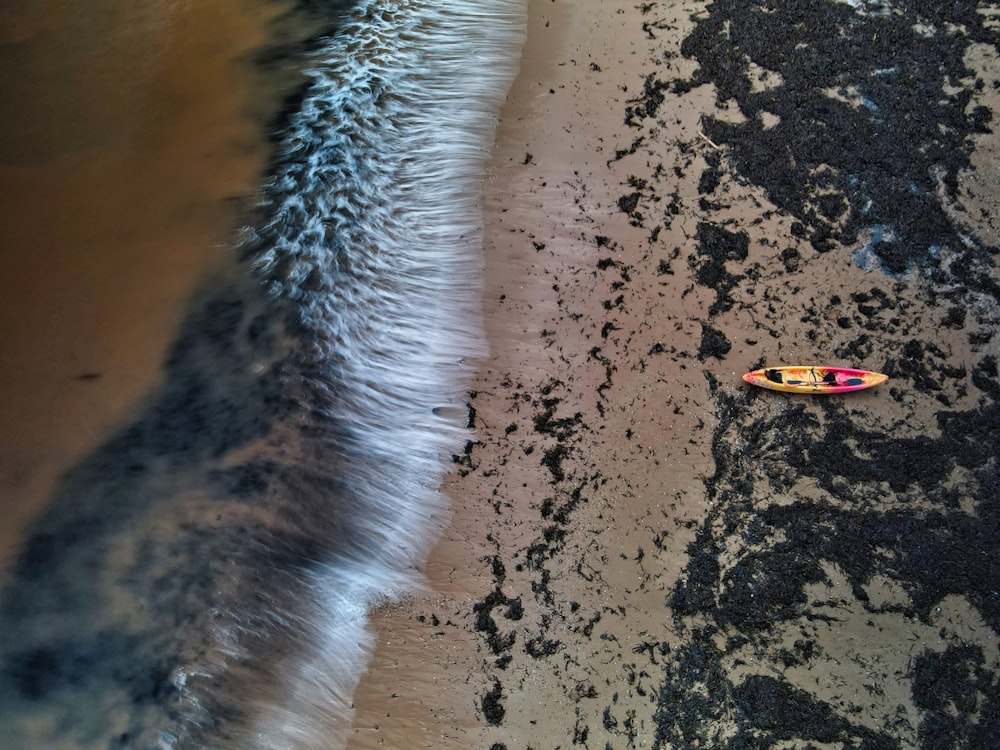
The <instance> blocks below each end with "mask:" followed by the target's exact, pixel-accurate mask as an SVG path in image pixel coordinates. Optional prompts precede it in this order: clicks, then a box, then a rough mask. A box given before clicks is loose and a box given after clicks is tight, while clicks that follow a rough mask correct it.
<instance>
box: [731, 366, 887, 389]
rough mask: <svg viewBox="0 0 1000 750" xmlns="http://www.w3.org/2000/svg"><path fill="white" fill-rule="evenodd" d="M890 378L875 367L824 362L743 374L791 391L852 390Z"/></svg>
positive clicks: (754, 381)
mask: <svg viewBox="0 0 1000 750" xmlns="http://www.w3.org/2000/svg"><path fill="white" fill-rule="evenodd" d="M888 379H889V376H888V375H883V374H882V373H880V372H872V371H871V370H854V369H851V368H849V367H823V366H821V365H790V366H785V367H765V368H764V369H762V370H754V371H753V372H748V373H747V374H746V375H744V376H743V380H745V381H746V382H747V383H750V384H751V385H756V386H760V387H761V388H770V389H771V390H772V391H786V392H788V393H814V394H815V393H849V392H850V391H860V390H864V389H865V388H873V387H875V386H876V385H879V384H881V383H884V382H885V381H887V380H888Z"/></svg>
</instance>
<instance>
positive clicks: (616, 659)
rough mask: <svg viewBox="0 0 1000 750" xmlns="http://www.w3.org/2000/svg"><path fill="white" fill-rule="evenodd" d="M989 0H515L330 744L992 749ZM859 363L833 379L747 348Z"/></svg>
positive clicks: (998, 422) (999, 709) (997, 193)
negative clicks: (400, 477) (424, 415)
mask: <svg viewBox="0 0 1000 750" xmlns="http://www.w3.org/2000/svg"><path fill="white" fill-rule="evenodd" d="M996 14H997V7H996V5H995V4H983V3H980V4H978V5H977V4H975V3H958V4H948V5H947V6H946V5H944V4H937V3H910V2H891V3H890V2H885V3H881V2H856V3H849V2H832V1H831V2H785V3H768V2H764V3H760V2H734V1H728V0H727V1H720V2H714V3H700V2H659V3H646V4H638V5H632V4H619V3H596V2H594V3H588V2H572V3H571V2H560V1H558V0H557V1H556V2H549V1H548V0H533V2H531V4H530V21H529V30H528V38H527V43H526V46H525V48H524V51H523V55H522V59H521V63H522V67H521V71H520V74H519V76H518V78H517V80H516V82H515V84H514V87H513V90H512V92H511V94H510V97H509V99H508V101H507V104H506V106H505V108H504V110H503V112H502V125H501V130H500V133H499V138H498V143H497V147H496V150H495V153H494V158H493V162H492V164H491V165H490V167H489V171H488V174H487V182H486V196H485V203H484V208H485V211H486V248H487V259H486V263H487V268H486V279H487V287H486V292H485V302H484V309H485V315H486V322H487V330H488V338H489V342H490V349H491V353H490V356H489V358H488V359H486V360H485V361H484V362H483V363H482V365H481V366H480V369H479V371H478V374H477V377H476V381H475V384H474V385H473V388H472V391H471V392H470V394H469V400H468V413H469V417H468V418H469V424H470V425H471V426H472V427H473V428H474V429H475V436H474V438H473V439H472V440H470V442H469V443H468V444H467V445H466V447H465V450H464V452H462V453H459V454H457V455H456V456H455V458H454V460H455V467H454V470H453V471H452V473H451V474H450V476H449V477H448V479H447V482H446V490H447V493H448V494H449V496H450V498H451V503H452V512H453V517H452V522H451V525H450V526H449V527H448V528H447V529H446V530H445V532H444V537H443V540H442V541H441V543H440V544H439V545H438V547H437V548H436V550H435V552H434V554H433V555H432V558H431V561H430V563H429V564H428V566H427V569H426V574H427V578H428V591H427V592H426V593H425V594H424V595H422V596H419V597H417V598H415V599H411V600H407V601H405V602H403V603H402V604H400V605H397V606H391V607H387V608H385V609H383V610H381V611H379V612H378V613H377V614H376V615H375V624H376V625H377V627H378V632H379V640H378V646H377V650H376V654H375V658H374V661H373V663H372V666H371V669H370V671H369V672H368V674H367V675H366V676H365V677H364V678H363V679H362V681H361V684H360V687H359V691H358V693H357V694H356V696H355V701H356V715H355V719H354V729H353V735H352V737H351V741H350V747H352V748H375V747H401V746H403V745H406V746H410V747H427V748H431V747H434V748H444V747H447V748H468V747H482V748H492V749H493V750H503V749H504V748H508V749H509V750H515V748H516V749H517V750H524V749H526V748H556V747H562V748H570V747H589V748H632V747H651V748H662V749H664V750H666V749H667V748H674V749H680V748H694V747H705V748H716V749H718V750H723V749H726V750H735V749H736V748H741V749H742V748H775V747H787V748H793V747H794V748H807V747H808V748H817V747H822V748H849V747H854V748H858V747H864V748H912V747H920V748H927V749H928V750H930V748H972V747H977V748H987V747H997V746H1000V701H998V699H997V696H998V695H1000V691H998V688H1000V685H998V681H1000V661H998V643H1000V642H998V636H997V634H998V632H1000V590H998V588H997V586H998V581H1000V569H998V567H997V565H998V563H997V560H998V558H997V555H996V548H997V544H998V542H1000V524H998V521H1000V515H998V509H1000V496H998V491H1000V475H998V474H997V469H998V464H997V451H996V445H997V444H998V429H1000V411H998V403H997V398H998V396H1000V381H998V378H997V356H998V353H1000V340H998V323H1000V307H998V302H1000V296H998V292H1000V287H998V284H997V271H996V265H995V260H996V253H997V249H998V222H1000V184H998V176H1000V161H998V145H1000V142H998V140H997V135H996V133H995V125H994V123H995V118H996V113H997V106H998V97H997V93H998V86H1000V65H998V64H997V61H996V60H997V56H996V50H997V46H996V45H997V41H998V26H997V15H996ZM814 361H815V362H822V363H829V364H838V365H841V366H853V367H865V368H869V369H874V370H878V371H881V372H885V373H886V374H889V375H890V378H891V379H890V381H889V383H888V384H886V385H885V386H881V387H880V388H878V389H875V390H873V391H869V392H865V393H859V394H851V395H847V396H843V397H834V398H825V399H818V398H810V397H808V396H797V395H792V394H781V393H771V392H763V391H760V390H759V389H755V388H752V387H750V386H747V385H745V384H743V383H742V382H741V381H740V376H741V375H742V374H743V373H744V372H746V371H748V370H751V369H755V368H758V367H763V366H766V365H774V364H796V363H800V362H814Z"/></svg>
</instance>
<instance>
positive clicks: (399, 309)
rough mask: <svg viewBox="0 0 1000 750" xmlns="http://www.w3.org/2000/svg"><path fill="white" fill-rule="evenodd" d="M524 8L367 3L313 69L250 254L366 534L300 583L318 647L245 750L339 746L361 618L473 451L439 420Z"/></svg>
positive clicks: (474, 310)
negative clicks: (329, 430)
mask: <svg viewBox="0 0 1000 750" xmlns="http://www.w3.org/2000/svg"><path fill="white" fill-rule="evenodd" d="M525 6H526V3H525V1H524V0H427V1H426V2H397V3H386V2H376V1H374V0H370V1H368V2H363V3H361V4H360V5H359V7H357V8H356V10H354V11H353V16H352V18H351V19H350V20H349V21H348V23H347V24H346V26H345V27H344V28H343V30H342V31H341V32H340V33H338V34H337V35H336V37H335V38H332V39H329V40H328V41H327V42H326V44H325V45H324V46H323V48H322V49H321V50H320V51H319V52H318V53H317V54H316V55H315V57H314V60H313V62H312V64H311V66H310V69H309V71H308V72H309V76H310V78H311V81H312V86H311V89H310V91H309V94H308V96H307V97H306V98H305V100H304V101H303V102H302V107H301V110H300V111H299V112H298V114H296V115H295V116H293V117H292V118H291V120H290V124H289V130H288V133H287V135H286V137H285V139H284V143H283V149H284V150H283V154H282V159H281V160H280V162H279V166H278V168H277V170H276V171H275V173H274V178H273V182H272V184H271V185H270V186H269V187H268V191H267V194H266V201H265V206H264V207H263V208H264V215H269V216H270V217H271V219H270V221H269V222H268V223H267V224H266V225H264V226H261V227H258V228H257V229H256V230H255V231H254V232H252V233H251V235H250V237H249V238H248V244H250V245H255V246H256V247H257V248H259V251H257V252H256V253H255V254H254V255H253V257H254V261H255V267H256V270H257V272H258V274H259V276H260V278H261V279H262V281H263V283H264V284H265V285H266V286H267V288H268V290H269V292H270V293H271V294H273V295H275V296H276V297H279V298H281V299H283V300H286V301H288V303H289V304H290V305H291V306H292V307H293V309H295V310H297V311H298V315H299V316H300V322H301V324H302V326H303V327H304V329H305V330H306V331H307V332H308V335H307V337H306V340H308V341H309V342H311V343H310V346H312V351H309V352H305V353H303V356H304V357H306V358H307V359H308V361H309V362H310V363H311V364H310V365H309V366H308V367H307V368H306V370H307V372H308V378H309V379H310V381H311V382H310V385H311V390H313V391H315V392H319V393H321V394H322V396H323V401H324V402H325V405H324V408H325V409H328V410H329V414H330V415H331V418H333V419H335V420H336V423H337V425H338V430H339V432H340V434H339V437H338V441H339V443H338V444H339V448H338V453H339V455H338V456H337V458H338V472H340V474H341V476H340V477H339V480H340V481H342V482H346V483H347V484H348V485H349V486H350V487H351V489H352V495H353V496H354V497H356V498H357V502H358V507H357V508H354V509H353V512H354V513H356V514H358V519H356V520H355V521H354V522H353V528H354V529H355V532H354V533H353V534H352V540H351V541H352V543H351V544H349V545H348V547H347V548H345V549H337V550H335V554H336V556H335V557H334V559H332V560H330V561H328V562H326V563H325V564H324V565H323V566H322V567H321V568H319V569H318V571H314V572H312V573H310V575H311V576H312V577H313V583H312V586H313V588H314V591H315V592H316V595H317V598H318V599H319V600H321V601H322V602H323V603H324V606H322V607H321V608H320V611H319V613H318V614H317V615H315V616H313V617H311V618H310V621H309V622H308V623H305V624H304V625H303V627H304V628H306V630H307V631H311V633H307V636H306V640H307V641H309V640H312V641H314V642H315V645H316V648H315V649H313V650H312V651H311V652H310V655H309V656H304V657H302V658H301V659H300V660H298V661H297V662H296V663H295V664H292V665H286V668H285V669H284V671H283V673H282V675H281V676H282V681H283V683H284V685H283V690H282V691H281V695H282V696H283V700H282V701H278V702H273V703H272V704H271V705H262V706H259V707H258V712H257V713H258V716H259V721H258V722H257V726H256V727H254V728H253V730H252V732H250V733H249V734H247V735H243V736H241V737H238V738H234V742H236V743H238V745H239V746H240V747H244V748H248V747H254V748H268V749H269V750H274V749H276V748H282V749H285V748H288V749H291V748H317V747H323V748H328V747H336V746H338V745H339V744H340V743H341V742H342V741H343V737H344V732H345V731H346V729H347V722H348V720H349V719H348V717H349V707H350V700H351V695H352V693H353V690H354V688H355V686H356V683H357V680H358V679H359V677H360V674H361V672H362V671H363V669H364V666H365V664H366V663H367V659H368V656H369V653H370V650H371V640H372V636H371V634H370V633H369V632H368V630H367V628H366V624H365V612H366V608H367V606H368V605H369V604H370V603H371V602H372V601H374V600H376V599H378V598H380V597H384V596H387V595H388V596H394V595H397V594H399V593H400V592H402V591H405V590H408V589H410V588H412V587H413V586H414V585H415V584H416V578H415V573H414V571H415V569H416V568H417V566H418V565H419V564H420V562H421V560H422V559H423V558H424V556H425V555H426V553H427V551H428V548H429V545H430V544H431V543H432V541H433V539H434V538H435V529H436V528H437V527H439V526H440V524H441V521H442V518H443V513H444V512H445V510H446V509H445V507H444V505H445V503H444V500H443V498H442V496H441V495H440V493H439V492H438V489H437V485H438V483H439V481H440V478H441V476H442V474H443V472H444V470H445V467H446V463H447V461H448V459H449V457H450V455H451V454H452V453H456V452H460V450H461V446H462V444H463V442H464V440H466V439H467V438H468V435H467V433H466V431H465V427H464V425H463V424H462V423H461V421H460V420H456V419H455V418H454V415H455V414H456V412H459V410H456V409H454V408H440V407H448V406H451V407H454V406H455V405H456V404H461V403H462V400H463V395H464V391H465V383H466V381H467V378H468V376H469V372H468V367H467V366H466V365H464V364H463V360H464V359H466V358H470V357H476V356H479V355H482V354H483V353H484V352H483V347H484V344H483V339H482V332H481V325H480V321H479V317H480V312H479V310H480V299H479V296H480V275H481V265H482V260H481V257H480V256H481V242H482V239H481V235H482V231H481V215H480V210H479V203H478V202H479V197H480V194H481V188H482V180H483V175H484V165H485V162H486V160H487V159H488V157H489V155H490V151H491V147H492V144H493V139H494V133H495V128H496V124H497V118H498V114H499V109H500V106H501V104H502V102H503V100H504V98H505V96H506V93H507V90H508V88H509V86H510V83H511V82H512V79H513V76H514V75H515V73H516V69H517V63H518V55H519V52H520V46H521V44H522V42H523V36H524V28H525V17H526V7H525ZM459 413H460V412H459ZM449 414H450V415H452V416H450V417H449V416H448V415H449ZM345 465H346V468H345ZM317 468H319V469H320V470H322V467H317ZM345 474H346V476H345Z"/></svg>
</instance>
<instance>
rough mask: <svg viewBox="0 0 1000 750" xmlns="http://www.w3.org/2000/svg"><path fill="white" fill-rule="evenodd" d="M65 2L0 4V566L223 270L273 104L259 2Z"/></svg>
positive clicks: (154, 375)
mask: <svg viewBox="0 0 1000 750" xmlns="http://www.w3.org/2000/svg"><path fill="white" fill-rule="evenodd" d="M65 5H66V4H65V3H60V2H53V3H42V2H23V3H17V4H15V5H14V6H12V7H9V8H5V9H4V11H3V12H2V14H0V42H2V43H4V44H5V45H8V46H0V60H2V61H3V63H4V73H5V75H4V77H3V79H0V96H2V97H3V99H4V101H5V111H8V112H15V111H16V112H17V113H18V116H17V117H5V118H4V119H3V123H2V124H0V196H2V205H3V216H4V228H3V243H4V247H3V253H2V254H0V278H3V280H4V297H3V300H2V302H0V337H2V340H3V347H2V348H0V495H2V497H3V515H4V520H3V523H2V524H0V560H2V559H4V558H5V557H6V556H7V555H8V554H9V551H10V547H11V545H12V544H13V543H14V540H15V539H16V538H17V537H18V535H19V533H20V530H21V529H22V528H23V527H24V524H26V523H27V522H28V521H29V520H30V518H31V517H32V515H33V514H34V513H35V512H36V511H37V510H38V509H39V507H40V506H41V504H42V503H44V501H45V500H47V499H48V497H49V496H50V495H51V493H52V490H53V488H54V486H55V483H56V481H57V480H58V477H59V476H60V475H61V474H62V472H64V471H65V470H66V469H67V468H69V467H70V466H72V465H73V464H74V463H75V462H76V461H77V460H78V459H79V458H81V457H82V456H84V455H86V453H87V452H88V451H89V450H91V449H93V448H94V447H96V445H98V444H100V443H101V442H102V441H103V440H104V439H106V437H107V435H108V433H109V430H112V429H113V428H114V427H115V426H116V425H118V424H120V423H121V422H122V420H123V419H125V418H126V417H127V415H128V414H129V413H130V411H131V410H132V409H134V408H135V407H136V405H137V403H138V402H139V401H140V399H142V397H143V396H144V395H145V394H146V393H148V392H149V391H150V389H151V388H152V387H153V386H154V385H155V384H156V383H157V381H158V378H159V377H160V363H161V361H162V359H163V356H164V351H165V349H166V347H167V346H168V345H169V343H170V341H171V340H172V339H173V337H174V335H175V332H176V327H177V325H178V324H179V322H180V321H181V320H182V317H183V315H184V314H185V308H186V302H187V300H188V299H189V298H190V296H191V295H192V293H193V290H194V289H195V288H196V286H197V285H198V284H199V283H203V282H204V280H205V279H206V277H207V275H208V274H210V273H213V272H222V271H223V269H225V268H229V267H231V265H230V264H232V251H231V250H230V245H231V238H232V231H233V229H234V225H235V221H236V219H237V217H238V216H239V213H238V211H237V209H238V208H239V207H240V206H239V201H240V200H241V199H245V198H246V197H248V196H250V195H251V194H252V192H253V191H254V190H255V189H256V186H257V183H258V182H259V175H260V172H261V168H262V165H263V161H264V159H265V158H266V154H267V151H266V144H265V142H264V138H263V129H262V127H261V124H262V121H263V116H264V115H263V113H264V112H267V111H269V110H270V109H273V107H274V105H275V100H274V99H268V98H267V97H261V95H260V94H261V92H260V84H261V80H260V75H259V71H257V70H256V68H255V66H254V65H253V63H252V61H251V59H250V53H251V52H252V51H253V50H254V49H255V48H257V47H259V45H260V44H261V43H262V42H263V40H264V39H265V38H266V36H265V25H266V23H267V21H268V19H269V18H273V17H274V14H276V13H277V12H278V10H279V8H278V7H277V6H276V5H272V7H269V8H265V7H263V6H261V7H257V6H253V7H250V6H245V7H243V8H242V12H240V13H235V12H233V9H232V7H231V3H229V2H215V1H212V2H207V3H198V4H196V6H197V7H195V5H190V4H177V3H171V4H159V5H153V6H149V7H146V6H143V7H144V8H146V10H145V11H143V10H142V9H141V8H139V7H138V6H137V7H135V8H133V7H131V6H128V7H125V6H122V7H118V5H117V4H112V5H114V6H115V7H113V8H112V7H105V6H104V4H101V3H90V4H88V5H87V8H86V9H84V10H81V11H79V12H71V11H70V9H68V8H67V7H64V6H65ZM159 11H162V12H163V13H164V14H165V15H164V16H162V17H159V16H155V15H152V14H155V13H156V12H159ZM147 16H148V17H147ZM95 40H101V44H100V45H97V46H96V47H95V44H94V42H95Z"/></svg>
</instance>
